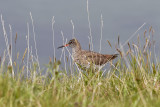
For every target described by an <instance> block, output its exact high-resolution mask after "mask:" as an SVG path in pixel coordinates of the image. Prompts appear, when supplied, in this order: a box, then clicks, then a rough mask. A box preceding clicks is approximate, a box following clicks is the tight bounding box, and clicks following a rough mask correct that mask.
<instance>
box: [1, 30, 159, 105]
mask: <svg viewBox="0 0 160 107" xmlns="http://www.w3.org/2000/svg"><path fill="white" fill-rule="evenodd" d="M149 32H151V31H149ZM144 37H145V39H146V44H145V45H144V46H143V47H144V48H142V49H141V47H142V46H140V45H139V42H138V44H137V45H136V44H134V43H133V44H132V45H130V43H128V47H129V48H128V50H127V51H126V52H125V51H123V49H121V48H120V49H119V53H120V55H121V56H119V57H118V60H117V61H116V63H115V64H113V66H111V67H110V69H109V68H108V69H107V70H108V71H111V72H108V73H107V74H106V75H105V76H102V72H103V70H102V71H100V72H96V73H93V72H92V71H90V73H89V74H87V73H85V72H82V75H81V77H80V75H79V73H77V71H76V69H75V70H73V72H74V75H69V74H67V73H66V71H65V70H63V69H61V68H62V66H61V64H60V61H56V60H55V59H54V61H52V60H51V59H50V61H49V63H48V64H47V65H46V68H47V70H46V73H45V74H44V75H42V74H41V73H40V72H39V73H37V71H38V69H39V66H38V64H37V63H36V62H34V61H33V62H30V63H29V64H31V65H32V67H30V68H28V69H29V72H30V74H29V76H28V78H27V77H26V69H27V66H26V65H25V64H23V63H22V62H23V61H24V60H25V58H24V57H25V54H26V53H27V52H26V51H25V52H24V55H23V58H22V62H21V63H20V64H18V62H16V60H15V62H14V65H12V66H9V65H7V58H5V57H3V61H1V67H0V107H51V106H65V107H67V106H68V107H99V106H104V107H106V106H107V107H108V106H109V107H117V106H118V107H128V106H129V107H141V106H142V107H143V106H145V107H153V106H154V107H159V105H160V74H159V65H160V63H159V62H158V61H157V60H158V58H153V57H152V56H155V53H154V52H152V47H154V46H152V45H151V44H152V43H153V42H152V41H151V40H150V39H148V38H147V37H146V36H144ZM138 41H139V38H138ZM149 43H150V44H149ZM19 65H21V66H19ZM13 69H14V71H15V70H17V71H16V73H15V75H14V77H13V76H12V72H13ZM43 71H44V70H43V69H41V72H43ZM68 71H70V70H68ZM35 74H36V75H35Z"/></svg>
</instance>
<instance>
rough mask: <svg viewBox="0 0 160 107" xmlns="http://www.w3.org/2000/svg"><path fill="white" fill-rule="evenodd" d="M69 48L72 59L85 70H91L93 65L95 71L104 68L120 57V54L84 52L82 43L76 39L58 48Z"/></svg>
mask: <svg viewBox="0 0 160 107" xmlns="http://www.w3.org/2000/svg"><path fill="white" fill-rule="evenodd" d="M67 46H69V47H71V48H72V57H73V60H74V62H75V63H77V64H78V65H80V66H81V67H85V68H89V67H90V66H91V65H93V67H94V69H95V68H102V67H103V66H104V65H105V64H106V63H107V62H109V61H111V60H113V59H115V58H116V57H117V56H118V54H113V55H107V54H100V53H97V52H93V51H87V50H82V48H81V45H80V43H79V42H78V40H77V39H75V38H74V39H71V40H70V41H69V42H68V44H66V45H63V46H60V47H58V48H63V47H67Z"/></svg>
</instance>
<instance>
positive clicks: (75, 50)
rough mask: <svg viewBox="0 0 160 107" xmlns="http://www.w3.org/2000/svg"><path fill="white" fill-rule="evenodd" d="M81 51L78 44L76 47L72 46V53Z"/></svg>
mask: <svg viewBox="0 0 160 107" xmlns="http://www.w3.org/2000/svg"><path fill="white" fill-rule="evenodd" d="M79 52H81V46H77V47H75V48H72V55H73V56H76V55H77V53H79Z"/></svg>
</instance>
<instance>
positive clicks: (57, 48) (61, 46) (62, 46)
mask: <svg viewBox="0 0 160 107" xmlns="http://www.w3.org/2000/svg"><path fill="white" fill-rule="evenodd" d="M67 46H69V44H65V45H62V46H60V47H58V48H57V49H59V48H63V47H67Z"/></svg>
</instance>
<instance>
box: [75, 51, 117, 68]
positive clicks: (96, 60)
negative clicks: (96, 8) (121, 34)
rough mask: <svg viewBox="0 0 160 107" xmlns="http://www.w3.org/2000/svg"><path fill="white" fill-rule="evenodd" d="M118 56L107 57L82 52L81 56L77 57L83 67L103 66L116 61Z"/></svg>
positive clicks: (90, 52) (95, 53)
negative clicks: (90, 65)
mask: <svg viewBox="0 0 160 107" xmlns="http://www.w3.org/2000/svg"><path fill="white" fill-rule="evenodd" d="M117 55H118V54H114V55H105V54H100V53H97V52H92V51H85V50H82V51H81V52H80V53H79V55H77V58H78V62H79V64H81V65H87V64H90V63H92V64H94V65H98V66H102V65H104V64H106V63H107V62H108V61H111V60H112V59H115V58H116V57H117Z"/></svg>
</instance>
